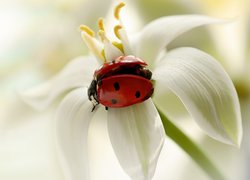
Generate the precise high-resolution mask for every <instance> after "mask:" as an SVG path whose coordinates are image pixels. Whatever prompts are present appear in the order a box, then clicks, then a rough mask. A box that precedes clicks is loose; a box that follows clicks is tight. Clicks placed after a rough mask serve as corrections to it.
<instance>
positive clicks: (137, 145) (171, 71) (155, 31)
mask: <svg viewBox="0 0 250 180" xmlns="http://www.w3.org/2000/svg"><path fill="white" fill-rule="evenodd" d="M123 5H124V4H123V3H121V4H119V5H118V6H117V7H116V9H115V17H116V18H117V20H118V22H119V25H118V26H116V27H115V28H114V31H115V34H116V36H117V37H118V39H119V40H120V42H119V43H114V42H112V41H110V39H109V38H108V37H107V35H106V32H105V28H104V24H103V20H102V19H101V20H99V29H100V30H99V33H98V34H99V36H100V39H101V41H99V40H98V39H96V38H95V37H94V33H93V31H92V30H91V29H90V28H88V27H87V26H85V25H83V26H81V30H82V37H83V39H84V40H85V42H86V44H87V45H88V47H89V48H90V50H91V51H92V53H93V54H94V55H95V57H93V56H86V57H80V58H77V59H75V60H73V61H71V62H70V63H69V64H68V65H67V66H66V67H65V68H64V69H63V70H62V71H61V73H59V74H58V75H57V76H55V77H53V78H52V79H51V80H49V81H48V82H46V83H44V84H42V85H40V86H39V87H36V88H34V89H32V90H30V91H29V92H27V93H25V94H23V96H24V100H25V101H26V102H27V103H29V104H31V105H32V106H34V107H36V108H37V109H40V110H42V109H44V108H46V107H48V105H49V104H51V103H52V102H53V101H54V100H55V99H56V98H57V97H59V96H62V95H64V94H66V97H65V98H64V99H63V101H62V102H61V104H60V106H59V108H58V112H57V117H56V118H57V126H56V141H57V150H58V154H59V157H60V163H61V166H62V168H63V171H64V175H65V177H66V179H67V180H82V179H89V177H88V170H87V165H86V161H87V155H86V154H87V147H86V146H87V135H88V127H89V123H90V121H91V119H92V117H93V115H94V113H95V111H94V112H91V110H92V103H91V102H90V101H89V100H88V95H87V89H88V87H89V85H90V83H91V81H92V78H93V73H94V71H95V70H96V69H97V68H99V66H100V65H101V64H103V63H104V62H106V61H110V60H113V59H116V58H117V57H119V56H121V55H134V56H136V57H139V58H141V59H143V60H144V61H145V62H147V64H148V65H149V66H148V67H149V68H150V70H151V71H152V73H153V76H152V79H153V80H155V81H156V83H155V92H154V96H155V97H158V98H155V101H157V99H159V97H160V96H161V95H163V94H164V93H167V92H169V91H172V92H173V93H175V94H176V95H177V96H178V97H179V98H180V99H181V101H182V102H183V104H184V105H185V107H186V109H187V110H188V111H189V113H190V114H191V116H192V117H193V119H194V120H195V121H196V122H197V124H198V125H199V126H200V127H201V128H202V129H203V130H204V131H205V132H206V133H207V134H208V135H209V136H211V137H213V138H215V139H217V140H219V141H222V142H224V143H227V144H235V145H239V144H240V142H241V138H242V127H241V114H240V107H239V102H238V97H237V94H236V91H235V88H234V86H233V83H232V82H231V80H230V78H229V77H228V75H227V74H226V72H225V71H224V70H223V68H222V66H221V65H220V64H219V63H218V62H217V61H216V60H215V59H213V58H212V57H211V56H209V55H208V54H206V53H204V52H202V51H200V50H198V49H194V48H187V47H184V48H177V49H174V50H171V51H166V50H165V47H166V46H167V45H168V44H169V43H170V42H171V41H172V40H173V39H175V38H176V37H178V36H179V35H180V34H182V33H184V32H186V31H188V30H190V29H192V28H195V27H197V26H201V25H205V24H210V23H218V22H220V21H219V20H217V19H214V18H210V17H206V16H201V15H185V16H170V17H162V18H159V19H157V20H155V21H153V22H151V23H150V24H148V25H147V26H146V27H144V29H143V30H142V31H140V32H139V33H138V34H136V35H135V36H133V38H132V36H127V34H126V31H125V29H124V26H123V24H122V22H121V19H120V17H119V11H120V9H121V7H122V6H123ZM96 60H97V61H96ZM153 100H154V98H149V99H148V100H146V101H144V102H142V103H138V104H134V105H131V106H129V107H123V108H109V109H108V111H106V113H107V119H108V131H109V136H110V140H111V143H112V146H113V149H114V151H115V154H116V156H117V158H118V160H119V162H120V165H121V166H122V167H123V169H124V171H125V172H126V173H127V174H128V175H129V176H130V177H131V178H132V179H134V180H140V179H141V180H150V179H152V177H153V175H154V172H155V168H156V164H157V160H158V157H159V154H160V151H161V148H162V145H163V143H164V138H165V133H164V128H163V125H162V122H161V119H160V116H159V114H158V112H157V109H156V107H155V105H154V103H153ZM167 103H171V102H166V104H167ZM156 104H157V102H156ZM100 106H101V105H99V106H98V107H100ZM159 108H161V109H163V108H164V107H159ZM97 110H98V109H97ZM104 118H106V117H104Z"/></svg>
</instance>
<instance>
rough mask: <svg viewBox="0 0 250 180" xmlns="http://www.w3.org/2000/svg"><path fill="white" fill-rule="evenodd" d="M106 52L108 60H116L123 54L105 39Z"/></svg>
mask: <svg viewBox="0 0 250 180" xmlns="http://www.w3.org/2000/svg"><path fill="white" fill-rule="evenodd" d="M103 43H104V52H105V57H106V60H107V61H108V62H111V61H113V60H115V59H116V58H117V57H119V56H122V55H123V53H122V52H121V51H120V50H119V49H118V48H117V47H115V46H114V45H113V44H112V43H111V42H110V41H109V40H104V42H103Z"/></svg>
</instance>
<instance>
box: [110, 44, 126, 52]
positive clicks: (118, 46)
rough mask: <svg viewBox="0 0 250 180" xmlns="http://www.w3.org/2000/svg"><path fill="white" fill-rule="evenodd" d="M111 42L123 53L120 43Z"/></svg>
mask: <svg viewBox="0 0 250 180" xmlns="http://www.w3.org/2000/svg"><path fill="white" fill-rule="evenodd" d="M112 44H113V45H114V46H115V47H117V48H118V49H120V51H121V52H122V53H124V49H123V45H122V43H119V42H116V41H113V42H112Z"/></svg>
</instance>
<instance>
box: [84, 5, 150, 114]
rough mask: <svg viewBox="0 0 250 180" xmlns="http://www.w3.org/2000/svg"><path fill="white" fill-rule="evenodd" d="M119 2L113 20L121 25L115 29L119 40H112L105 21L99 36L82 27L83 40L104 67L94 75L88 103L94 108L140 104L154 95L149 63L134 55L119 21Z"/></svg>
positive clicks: (101, 22) (100, 23)
mask: <svg viewBox="0 0 250 180" xmlns="http://www.w3.org/2000/svg"><path fill="white" fill-rule="evenodd" d="M124 5H125V4H124V3H120V4H118V5H117V6H116V8H115V9H114V17H115V18H116V20H118V22H119V24H118V25H116V26H115V27H114V34H115V36H116V37H117V39H118V41H111V40H110V39H109V38H108V37H107V34H106V31H105V26H104V20H103V18H100V19H99V20H98V27H99V30H98V33H97V34H98V37H99V40H98V39H97V38H96V37H95V33H94V31H93V30H92V29H90V28H89V27H88V26H86V25H81V26H80V29H81V31H82V37H83V39H84V41H85V43H86V44H87V46H88V47H89V49H90V50H91V51H92V52H93V54H94V55H95V56H96V58H97V59H98V60H99V61H100V63H101V64H102V65H101V67H100V68H99V69H97V70H96V71H95V73H94V78H93V80H92V82H91V84H90V86H89V89H88V97H89V100H90V101H91V102H92V103H93V109H92V111H93V110H94V109H95V107H96V106H97V105H98V104H99V103H100V104H102V105H104V106H105V107H106V109H107V108H108V107H111V108H121V107H126V106H130V105H133V104H137V103H140V102H143V101H145V100H146V99H148V98H150V97H151V96H152V94H153V90H154V88H153V83H152V82H151V76H152V73H151V71H150V70H149V69H147V67H146V66H147V64H146V63H145V62H144V61H143V60H141V59H139V58H137V57H135V56H131V54H133V52H132V50H131V47H130V43H129V39H128V37H127V34H126V31H125V30H124V27H123V25H122V21H121V18H120V11H121V8H122V7H124Z"/></svg>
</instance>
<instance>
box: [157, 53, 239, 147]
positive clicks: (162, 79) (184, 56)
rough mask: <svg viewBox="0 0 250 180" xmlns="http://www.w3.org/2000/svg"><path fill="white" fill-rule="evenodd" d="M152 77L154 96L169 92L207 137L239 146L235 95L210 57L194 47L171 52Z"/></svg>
mask: <svg viewBox="0 0 250 180" xmlns="http://www.w3.org/2000/svg"><path fill="white" fill-rule="evenodd" d="M153 75H154V77H153V78H154V79H155V80H156V81H157V83H156V88H155V89H156V91H155V95H159V94H157V93H158V92H159V91H157V89H159V90H160V91H161V92H162V91H163V90H164V89H166V90H167V89H168V88H169V89H171V90H172V91H173V92H174V93H175V94H176V95H177V96H178V97H179V98H180V99H181V101H182V102H183V104H184V105H185V107H186V108H187V110H188V111H189V113H190V114H191V116H192V117H193V118H194V120H195V121H196V122H197V124H198V125H199V126H200V127H201V128H202V129H203V130H204V131H205V132H206V133H207V134H208V135H210V136H211V137H213V138H215V139H217V140H220V141H222V142H224V143H228V144H236V145H239V144H240V142H241V139H242V125H241V113H240V106H239V100H238V96H237V93H236V90H235V88H234V86H233V83H232V81H231V80H230V78H229V76H228V75H227V73H226V72H225V71H224V69H223V68H222V66H221V65H220V64H219V63H218V62H217V61H216V60H215V59H214V58H213V57H211V56H209V55H208V54H206V53H204V52H202V51H200V50H198V49H194V48H179V49H175V50H172V51H170V52H169V53H167V55H166V57H165V59H163V60H162V61H161V62H159V64H157V67H156V69H155V71H154V73H153ZM166 103H171V102H166Z"/></svg>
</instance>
